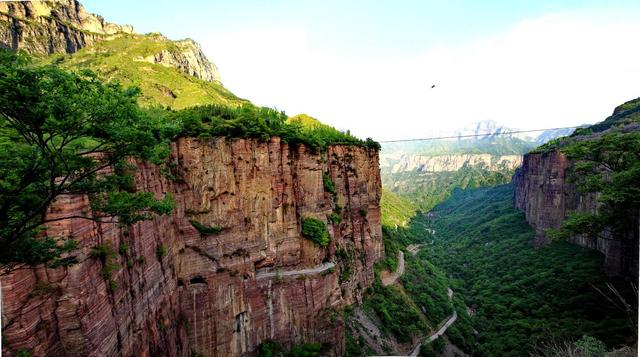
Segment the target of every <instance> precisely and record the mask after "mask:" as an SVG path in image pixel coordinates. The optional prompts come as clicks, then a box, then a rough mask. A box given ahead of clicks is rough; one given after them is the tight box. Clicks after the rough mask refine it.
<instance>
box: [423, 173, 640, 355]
mask: <svg viewBox="0 0 640 357" xmlns="http://www.w3.org/2000/svg"><path fill="white" fill-rule="evenodd" d="M512 195H513V187H512V186H511V185H503V186H498V187H494V188H483V189H477V190H466V191H461V190H458V191H456V192H455V193H454V195H453V197H452V198H450V199H449V200H447V201H446V202H444V203H442V204H440V205H438V206H437V207H436V208H435V209H434V210H433V211H432V214H433V216H434V218H433V219H432V220H431V221H430V223H429V224H430V226H431V227H432V228H433V229H434V230H435V234H434V235H433V237H432V241H431V243H430V245H429V246H428V248H427V249H428V252H429V253H428V259H430V260H431V261H432V262H433V263H434V264H435V265H437V266H439V267H441V268H442V269H444V270H445V271H446V272H447V274H448V275H449V276H450V277H451V278H452V279H453V280H454V286H456V288H457V289H460V292H461V293H462V294H463V295H464V297H465V301H466V303H467V304H468V306H469V307H470V308H471V309H473V310H472V311H473V314H474V318H473V320H474V322H475V323H474V325H475V328H476V329H477V330H478V333H479V334H478V340H477V345H476V346H475V348H476V351H477V352H478V353H479V354H481V355H486V356H506V355H513V356H521V355H526V354H527V353H528V352H531V351H533V350H534V349H535V348H539V347H541V346H544V345H545V344H546V343H549V341H553V340H569V341H575V340H578V339H580V338H581V337H582V336H584V335H587V336H591V337H594V338H596V339H598V340H601V341H603V342H604V343H605V344H606V346H607V347H608V348H615V347H618V346H620V345H624V344H629V343H631V344H632V343H633V341H634V340H635V339H634V337H635V332H634V331H635V329H636V326H637V320H636V315H635V313H636V312H635V311H626V309H625V308H624V306H625V305H624V302H626V303H628V304H630V306H636V304H637V301H636V299H637V295H636V293H635V292H634V289H633V286H632V284H631V283H630V282H628V281H625V280H610V279H608V278H607V277H606V276H604V275H603V273H602V272H601V269H600V266H601V264H602V258H601V256H600V255H599V254H598V253H597V252H594V251H592V250H587V249H584V248H580V247H578V246H575V245H571V244H569V243H566V242H560V241H558V242H553V243H551V244H550V245H548V246H545V247H542V248H534V247H532V246H531V244H530V241H531V238H532V237H533V230H532V229H531V228H530V227H529V226H528V225H527V223H526V221H525V220H524V217H523V214H522V213H521V212H518V211H516V210H515V209H514V208H513V207H512ZM608 283H611V284H612V285H608ZM616 292H619V293H620V294H621V298H624V302H623V301H622V300H621V298H618V297H616Z"/></svg>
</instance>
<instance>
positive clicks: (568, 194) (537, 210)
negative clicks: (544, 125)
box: [513, 150, 640, 277]
mask: <svg viewBox="0 0 640 357" xmlns="http://www.w3.org/2000/svg"><path fill="white" fill-rule="evenodd" d="M573 164H574V162H572V160H569V159H567V157H566V156H565V155H564V154H563V153H562V152H561V151H559V150H552V151H550V152H545V153H533V154H527V155H525V156H524V160H523V164H522V167H521V168H520V169H518V170H517V171H516V174H515V175H514V178H513V180H514V183H515V196H514V205H515V207H516V208H518V209H520V210H522V211H523V212H524V213H525V217H526V220H527V222H529V224H530V225H531V226H532V227H533V228H535V230H536V237H535V239H534V243H535V244H536V245H543V244H546V243H548V242H549V239H548V238H547V236H546V234H545V232H546V230H547V229H549V228H558V227H560V225H561V224H562V222H563V221H564V220H565V218H566V217H567V216H568V214H569V213H570V212H573V211H575V212H583V213H596V212H598V210H599V209H600V208H601V204H600V203H599V202H598V193H591V192H580V191H579V190H578V189H577V188H576V185H575V184H574V183H572V182H570V181H571V180H568V173H569V172H570V171H571V168H572V166H573ZM639 217H640V211H636V213H635V221H636V222H637V224H636V225H635V226H631V227H627V228H628V229H626V230H625V232H623V233H622V234H616V235H614V234H612V232H610V231H609V230H605V231H604V232H602V233H601V234H599V235H598V236H597V237H591V236H586V235H579V236H574V237H571V238H570V239H569V240H570V242H572V243H575V244H578V245H581V246H583V247H587V248H591V249H596V250H598V251H600V252H602V254H603V255H604V257H605V261H604V269H605V271H606V272H607V273H608V274H609V275H627V276H635V277H637V276H638V231H639V229H640V218H639Z"/></svg>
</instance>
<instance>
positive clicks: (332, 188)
mask: <svg viewBox="0 0 640 357" xmlns="http://www.w3.org/2000/svg"><path fill="white" fill-rule="evenodd" d="M322 184H323V185H324V190H325V191H327V192H329V193H330V194H332V195H335V194H336V184H335V183H333V181H331V177H329V175H328V174H327V173H324V172H323V173H322Z"/></svg>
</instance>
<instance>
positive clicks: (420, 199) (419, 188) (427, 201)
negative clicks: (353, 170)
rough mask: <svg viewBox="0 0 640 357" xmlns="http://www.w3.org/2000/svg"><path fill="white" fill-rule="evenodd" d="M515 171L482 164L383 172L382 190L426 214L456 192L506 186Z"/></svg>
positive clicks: (503, 166) (504, 165)
mask: <svg viewBox="0 0 640 357" xmlns="http://www.w3.org/2000/svg"><path fill="white" fill-rule="evenodd" d="M514 173H515V169H511V168H509V167H508V166H507V165H506V164H503V165H501V166H500V167H498V169H497V170H490V169H489V168H488V167H487V166H486V165H484V164H478V165H467V166H464V167H462V168H460V169H459V170H457V171H442V172H420V171H410V172H398V173H388V172H384V173H383V176H382V180H383V185H384V186H385V187H393V193H395V194H397V195H398V196H401V197H402V198H405V199H406V200H408V201H410V202H412V203H413V204H414V205H415V206H416V207H417V208H418V209H420V210H422V211H424V212H426V211H429V210H430V209H432V208H433V207H434V206H435V205H437V204H438V203H440V202H443V201H445V200H446V199H447V198H449V197H450V196H451V194H452V192H453V191H454V190H455V189H466V188H478V187H487V186H495V185H501V184H505V183H508V182H510V181H511V177H512V176H513V174H514Z"/></svg>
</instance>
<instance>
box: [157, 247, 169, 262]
mask: <svg viewBox="0 0 640 357" xmlns="http://www.w3.org/2000/svg"><path fill="white" fill-rule="evenodd" d="M165 255H167V248H166V247H165V246H164V245H162V244H160V245H158V246H157V247H156V258H158V260H159V261H162V258H164V257H165Z"/></svg>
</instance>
